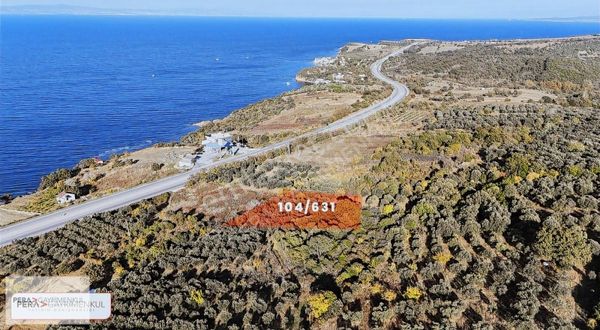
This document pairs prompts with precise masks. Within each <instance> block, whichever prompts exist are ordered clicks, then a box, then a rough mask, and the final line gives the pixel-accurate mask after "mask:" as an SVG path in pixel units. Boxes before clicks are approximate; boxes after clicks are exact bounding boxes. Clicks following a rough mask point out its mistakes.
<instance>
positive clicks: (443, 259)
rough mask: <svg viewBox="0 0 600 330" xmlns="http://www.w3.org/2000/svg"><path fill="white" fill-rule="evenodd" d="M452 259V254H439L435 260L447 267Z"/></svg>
mask: <svg viewBox="0 0 600 330" xmlns="http://www.w3.org/2000/svg"><path fill="white" fill-rule="evenodd" d="M450 259H452V255H451V254H450V253H438V254H436V255H435V256H434V257H433V260H435V261H437V262H439V263H440V264H442V265H445V264H447V263H448V261H450Z"/></svg>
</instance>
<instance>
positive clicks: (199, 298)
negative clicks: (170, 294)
mask: <svg viewBox="0 0 600 330" xmlns="http://www.w3.org/2000/svg"><path fill="white" fill-rule="evenodd" d="M190 298H191V299H192V301H193V302H195V303H196V304H198V305H202V304H204V296H203V295H202V291H200V290H191V291H190Z"/></svg>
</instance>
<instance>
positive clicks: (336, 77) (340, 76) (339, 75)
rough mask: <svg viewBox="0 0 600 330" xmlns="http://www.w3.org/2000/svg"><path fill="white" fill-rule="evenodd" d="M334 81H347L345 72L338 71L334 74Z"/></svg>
mask: <svg viewBox="0 0 600 330" xmlns="http://www.w3.org/2000/svg"><path fill="white" fill-rule="evenodd" d="M333 81H335V82H336V83H342V84H343V83H345V81H344V74H343V73H339V72H338V73H336V74H334V75H333Z"/></svg>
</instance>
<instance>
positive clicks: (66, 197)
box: [56, 191, 77, 204]
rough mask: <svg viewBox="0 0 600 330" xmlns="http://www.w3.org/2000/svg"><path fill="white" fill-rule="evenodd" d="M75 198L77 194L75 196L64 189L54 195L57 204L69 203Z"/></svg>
mask: <svg viewBox="0 0 600 330" xmlns="http://www.w3.org/2000/svg"><path fill="white" fill-rule="evenodd" d="M75 199H77V196H75V194H73V193H68V192H64V191H63V192H61V193H60V194H58V196H56V201H57V202H58V203H59V204H65V203H69V202H72V201H74V200H75Z"/></svg>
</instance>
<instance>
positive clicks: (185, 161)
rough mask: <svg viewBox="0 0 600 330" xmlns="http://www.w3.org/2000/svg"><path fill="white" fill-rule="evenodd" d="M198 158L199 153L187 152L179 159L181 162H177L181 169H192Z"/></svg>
mask: <svg viewBox="0 0 600 330" xmlns="http://www.w3.org/2000/svg"><path fill="white" fill-rule="evenodd" d="M197 159H198V155H194V154H187V155H185V156H183V157H182V158H181V159H180V160H179V163H177V167H179V168H181V169H190V168H192V167H194V165H195V164H196V160H197Z"/></svg>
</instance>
